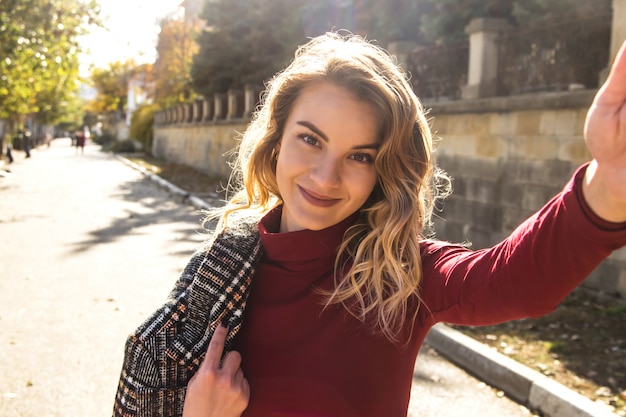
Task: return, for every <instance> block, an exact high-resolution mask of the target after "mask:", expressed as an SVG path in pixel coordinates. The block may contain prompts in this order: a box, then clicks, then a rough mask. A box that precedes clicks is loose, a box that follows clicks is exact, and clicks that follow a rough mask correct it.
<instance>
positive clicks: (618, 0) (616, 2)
mask: <svg viewBox="0 0 626 417" xmlns="http://www.w3.org/2000/svg"><path fill="white" fill-rule="evenodd" d="M624 41H626V0H613V20H612V22H611V49H610V54H609V62H608V63H607V67H606V68H605V69H604V70H602V71H601V72H600V85H602V83H604V82H605V81H606V79H607V77H608V76H609V71H610V69H611V65H612V64H613V61H614V60H615V57H617V53H618V52H619V48H620V47H621V46H622V43H624Z"/></svg>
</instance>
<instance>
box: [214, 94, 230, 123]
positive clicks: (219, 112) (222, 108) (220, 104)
mask: <svg viewBox="0 0 626 417" xmlns="http://www.w3.org/2000/svg"><path fill="white" fill-rule="evenodd" d="M226 99H227V97H226V94H224V93H215V95H214V96H213V120H214V121H217V120H222V119H224V117H226V103H225V101H226Z"/></svg>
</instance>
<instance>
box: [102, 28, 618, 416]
mask: <svg viewBox="0 0 626 417" xmlns="http://www.w3.org/2000/svg"><path fill="white" fill-rule="evenodd" d="M624 49H625V48H622V52H621V53H620V55H619V56H618V58H617V60H616V64H615V65H614V67H613V70H612V73H611V76H610V77H609V80H608V81H607V83H606V84H605V86H604V87H603V88H602V89H601V90H600V92H599V93H598V95H597V97H596V100H595V102H594V104H593V106H592V108H591V109H590V112H589V115H588V120H587V124H586V132H585V137H586V140H587V143H588V147H589V150H590V151H591V154H592V155H593V158H594V160H593V161H592V162H591V163H589V164H586V165H585V166H583V167H581V168H580V169H579V170H578V171H577V172H576V173H575V174H574V176H573V177H572V179H571V181H570V182H569V183H568V184H567V185H566V186H565V188H564V189H563V191H562V192H561V193H560V194H559V195H557V196H556V197H555V198H554V199H552V200H551V201H550V202H549V203H547V204H546V206H545V207H544V208H542V209H541V210H540V211H539V212H537V213H536V214H535V215H534V216H533V217H531V218H530V219H528V220H527V221H526V222H524V223H523V224H522V225H520V226H519V227H518V229H516V230H515V231H514V232H513V233H512V234H511V236H510V237H508V238H507V239H506V240H504V241H503V242H502V243H500V244H498V245H497V246H495V247H493V248H490V249H484V250H478V251H471V250H469V249H467V248H465V247H462V246H457V245H452V244H449V243H446V242H440V241H435V240H432V239H428V234H427V230H428V225H429V219H430V213H431V208H432V205H433V202H434V200H435V199H436V198H438V197H439V196H440V195H441V194H442V193H441V191H442V190H443V189H445V185H446V181H445V175H443V174H441V173H440V172H438V171H437V170H436V168H435V165H434V162H433V156H432V140H431V132H430V130H429V126H428V122H427V120H426V117H425V114H424V110H423V109H422V107H421V105H420V103H419V100H418V99H417V98H416V97H415V95H414V93H413V91H412V89H411V87H410V85H409V83H408V82H407V80H406V76H405V74H404V73H402V71H401V70H400V69H399V68H398V67H397V66H396V65H395V64H394V61H393V59H392V58H390V57H389V56H388V55H387V54H386V53H385V52H384V51H383V50H382V49H380V48H378V47H376V46H373V45H372V44H370V43H368V42H366V41H364V40H363V39H361V38H359V37H356V36H345V37H343V36H339V35H337V34H327V35H324V36H321V37H318V38H315V39H313V40H312V41H310V42H309V43H307V44H306V45H304V46H303V47H301V48H300V49H299V50H298V52H297V54H296V58H295V60H294V61H293V62H292V64H291V65H290V66H289V67H288V68H287V69H285V70H284V71H283V72H281V73H279V74H277V75H276V76H275V77H274V78H273V79H272V80H271V82H270V83H269V84H268V89H267V92H266V95H265V97H264V100H263V103H262V106H261V108H260V109H259V111H258V113H257V114H256V115H255V117H254V119H253V121H252V122H251V124H250V126H249V128H248V129H247V131H246V132H245V134H244V136H243V140H242V142H241V145H240V149H239V157H238V166H237V168H238V170H237V171H236V173H237V175H238V176H237V177H236V178H237V179H238V180H239V182H240V184H241V191H240V192H239V193H238V194H236V195H235V196H234V198H233V199H232V200H231V201H230V204H228V205H227V206H225V207H224V208H223V209H222V211H221V212H220V213H219V215H220V222H219V225H218V228H217V232H216V235H215V238H214V240H213V241H212V242H211V244H210V245H207V247H206V248H203V250H201V251H199V252H198V253H197V254H196V255H194V257H193V258H192V260H191V262H190V263H189V265H188V267H187V268H186V270H185V272H184V273H183V274H182V276H181V278H180V279H179V281H178V282H177V284H176V286H175V288H174V290H173V291H172V293H171V294H170V299H169V300H168V302H167V303H166V305H164V306H163V307H162V308H161V309H159V310H158V311H157V312H156V313H155V314H154V315H153V316H152V317H150V318H149V319H148V320H147V321H146V322H145V323H144V324H143V325H142V326H140V327H139V328H138V329H137V331H136V332H135V333H133V334H132V335H131V336H130V337H129V339H128V342H127V346H126V348H127V350H126V358H125V363H124V367H123V369H122V378H121V380H120V386H119V390H118V395H117V397H116V405H115V414H116V415H124V416H131V415H145V416H148V415H180V414H181V413H182V414H183V415H184V416H186V417H193V416H242V415H243V416H246V417H257V416H342V417H349V416H359V417H363V416H383V415H384V416H405V415H406V412H407V406H408V402H409V392H410V387H411V381H412V372H413V368H414V362H415V359H416V356H417V353H418V351H419V348H420V346H421V345H422V342H423V340H424V337H425V336H426V334H427V332H428V330H429V329H430V328H431V326H433V325H434V324H435V323H437V322H448V323H457V324H466V325H486V324H493V323H498V322H502V321H506V320H511V319H517V318H522V317H528V316H539V315H542V314H545V313H548V312H550V311H552V310H553V309H554V308H555V307H556V305H557V304H558V303H559V302H560V301H561V300H562V299H563V298H564V297H565V296H566V295H567V294H568V293H570V292H571V291H572V290H573V289H574V288H575V287H576V286H577V285H578V284H579V283H580V282H581V281H582V280H583V279H584V278H585V277H586V276H587V275H588V274H589V273H590V272H591V271H592V270H593V269H594V268H595V267H596V266H597V265H598V264H599V263H600V262H601V261H602V260H603V259H605V258H606V257H607V256H608V255H609V254H610V253H611V252H612V251H613V250H615V249H618V248H620V247H621V246H623V245H624V244H626V105H625V102H626V52H625V51H624ZM207 346H208V349H207ZM183 411H184V412H183Z"/></svg>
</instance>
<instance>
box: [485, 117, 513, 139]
mask: <svg viewBox="0 0 626 417" xmlns="http://www.w3.org/2000/svg"><path fill="white" fill-rule="evenodd" d="M516 118H517V117H516V115H515V114H513V113H491V114H490V117H489V132H490V133H491V134H492V135H513V134H514V133H515V126H516V124H517V123H516Z"/></svg>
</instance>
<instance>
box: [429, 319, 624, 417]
mask: <svg viewBox="0 0 626 417" xmlns="http://www.w3.org/2000/svg"><path fill="white" fill-rule="evenodd" d="M425 341H426V343H428V344H429V345H430V346H431V347H432V348H433V349H435V350H436V351H437V352H439V353H440V354H441V355H443V356H444V357H446V358H447V359H449V360H450V361H451V362H453V363H454V364H456V365H458V366H460V367H461V368H463V369H465V370H467V371H468V372H470V373H471V374H473V375H475V376H477V377H478V378H479V379H480V380H482V381H484V382H486V383H487V384H489V385H491V386H493V387H495V388H497V389H500V390H502V391H504V392H505V393H506V394H507V395H508V396H509V397H511V398H512V399H513V400H515V401H517V402H518V403H520V404H522V405H525V406H527V407H528V408H529V409H530V410H533V411H536V412H541V413H543V414H544V415H546V416H549V417H618V416H617V414H614V413H613V412H611V411H610V410H607V407H608V406H606V405H604V404H600V403H596V402H594V401H592V400H590V399H589V398H587V397H585V396H583V395H580V394H578V393H577V392H575V391H573V390H571V389H569V388H567V387H566V386H564V385H562V384H560V383H558V382H556V381H555V380H553V379H551V378H549V377H547V376H545V375H543V374H541V373H539V372H537V371H534V370H532V369H530V368H529V367H527V366H525V365H522V364H521V363H519V362H517V361H516V360H514V359H511V358H509V357H508V356H506V355H503V354H501V353H499V352H498V351H496V350H495V349H493V348H490V347H489V346H487V345H484V344H482V343H480V342H478V341H477V340H475V339H473V338H471V337H469V336H466V335H464V334H463V333H461V332H459V331H457V330H454V329H452V328H450V327H448V326H446V325H445V324H442V323H439V324H437V325H435V326H433V328H432V329H431V330H430V332H429V333H428V335H427V336H426V340H425Z"/></svg>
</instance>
